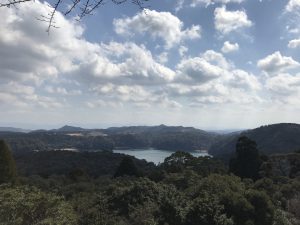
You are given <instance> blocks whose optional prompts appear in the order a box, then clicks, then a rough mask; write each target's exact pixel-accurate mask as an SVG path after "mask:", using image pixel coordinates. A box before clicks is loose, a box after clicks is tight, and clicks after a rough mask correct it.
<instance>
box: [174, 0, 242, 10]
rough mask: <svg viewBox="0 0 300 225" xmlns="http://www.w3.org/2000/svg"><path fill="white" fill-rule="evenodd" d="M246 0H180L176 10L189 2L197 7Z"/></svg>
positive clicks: (190, 5)
mask: <svg viewBox="0 0 300 225" xmlns="http://www.w3.org/2000/svg"><path fill="white" fill-rule="evenodd" d="M244 1H245V0H189V1H187V0H178V1H177V4H176V8H175V11H176V12H177V11H179V10H181V9H182V8H183V7H184V3H185V2H187V3H188V6H189V7H193V8H194V7H197V6H205V7H208V6H209V5H214V4H229V3H237V4H239V3H242V2H244Z"/></svg>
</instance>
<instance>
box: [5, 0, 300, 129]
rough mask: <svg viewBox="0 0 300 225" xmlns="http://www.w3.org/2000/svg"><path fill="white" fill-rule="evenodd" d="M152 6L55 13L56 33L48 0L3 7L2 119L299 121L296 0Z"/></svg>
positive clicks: (40, 123) (248, 124)
mask: <svg viewBox="0 0 300 225" xmlns="http://www.w3.org/2000/svg"><path fill="white" fill-rule="evenodd" d="M1 1H2V2H3V1H5V0H1ZM49 4H53V2H51V1H50V2H49ZM64 4H65V7H68V6H69V5H68V4H69V3H68V2H67V1H66V2H65V3H64ZM147 6H149V7H148V9H146V10H145V11H143V10H140V9H139V8H138V7H137V6H136V5H133V4H131V3H130V2H128V3H124V4H121V5H114V4H113V3H112V2H110V1H107V2H106V4H104V5H102V6H101V7H100V8H98V10H97V11H96V12H95V13H94V15H92V16H87V17H85V18H83V19H82V20H81V21H78V20H77V19H76V15H75V14H71V15H68V16H67V17H66V16H63V14H62V13H59V12H58V13H56V15H55V25H56V26H57V27H58V28H52V29H51V30H50V33H49V34H48V33H47V32H46V29H47V23H45V22H41V21H40V20H38V19H37V18H40V17H41V15H47V14H48V13H49V10H50V8H49V5H48V3H47V2H42V1H35V2H29V3H24V4H21V5H19V6H17V8H14V7H11V8H0V14H1V15H2V16H1V20H0V126H18V127H22V128H32V129H37V128H54V127H58V126H61V125H64V124H70V125H78V126H83V127H88V128H92V127H93V128H105V127H109V126H122V125H158V124H166V125H183V126H194V127H198V128H202V129H244V128H254V127H258V126H261V125H266V124H272V123H281V122H291V123H300V117H299V112H300V0H280V1H278V0H159V1H158V0H150V1H149V2H148V3H147Z"/></svg>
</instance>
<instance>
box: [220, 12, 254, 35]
mask: <svg viewBox="0 0 300 225" xmlns="http://www.w3.org/2000/svg"><path fill="white" fill-rule="evenodd" d="M214 15H215V28H216V30H217V31H219V32H220V33H222V34H228V33H231V32H232V31H237V30H240V29H242V28H248V27H251V26H252V25H253V23H252V22H251V21H250V20H249V19H248V16H247V14H246V12H245V11H240V10H237V11H228V10H226V7H225V6H223V7H220V8H216V9H215V12H214Z"/></svg>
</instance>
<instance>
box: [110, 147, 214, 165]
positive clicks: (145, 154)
mask: <svg viewBox="0 0 300 225" xmlns="http://www.w3.org/2000/svg"><path fill="white" fill-rule="evenodd" d="M113 152H114V153H122V154H126V155H131V156H134V157H135V158H138V159H145V160H147V161H148V162H154V163H155V164H158V163H162V162H163V161H164V159H165V158H166V157H168V156H170V155H171V154H172V153H174V152H175V151H166V150H158V149H126V150H113ZM190 153H191V154H192V155H193V156H196V157H199V156H209V155H208V154H207V153H203V152H196V151H194V152H190Z"/></svg>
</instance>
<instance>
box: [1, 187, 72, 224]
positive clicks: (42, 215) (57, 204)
mask: <svg viewBox="0 0 300 225" xmlns="http://www.w3.org/2000/svg"><path fill="white" fill-rule="evenodd" d="M0 199H1V200H0V223H1V224H6V225H42V224H44V225H46V224H47V225H50V224H53V225H54V224H55V225H72V224H77V216H76V214H75V212H74V211H73V209H72V207H71V205H70V204H69V203H67V202H66V201H65V200H64V199H63V198H62V197H58V196H56V195H53V194H48V193H45V192H42V191H40V190H38V189H36V188H31V187H27V186H20V187H14V188H12V187H9V186H5V185H4V186H3V185H2V186H0Z"/></svg>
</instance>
